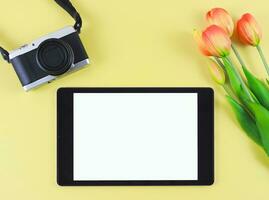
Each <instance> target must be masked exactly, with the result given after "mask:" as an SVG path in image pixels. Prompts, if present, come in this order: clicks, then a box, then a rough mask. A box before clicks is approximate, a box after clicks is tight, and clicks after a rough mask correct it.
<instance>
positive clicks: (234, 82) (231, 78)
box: [223, 59, 241, 95]
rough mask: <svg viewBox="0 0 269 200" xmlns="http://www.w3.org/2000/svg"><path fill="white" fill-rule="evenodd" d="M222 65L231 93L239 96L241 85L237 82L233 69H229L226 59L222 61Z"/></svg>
mask: <svg viewBox="0 0 269 200" xmlns="http://www.w3.org/2000/svg"><path fill="white" fill-rule="evenodd" d="M223 64H224V67H225V71H226V73H227V76H228V78H229V81H230V85H231V87H232V89H233V91H234V92H235V94H236V95H239V94H240V93H241V83H240V81H239V80H238V78H237V75H236V73H235V71H234V69H233V68H232V67H231V65H230V63H229V62H228V61H227V60H226V59H223Z"/></svg>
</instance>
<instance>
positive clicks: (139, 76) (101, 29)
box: [0, 0, 269, 200]
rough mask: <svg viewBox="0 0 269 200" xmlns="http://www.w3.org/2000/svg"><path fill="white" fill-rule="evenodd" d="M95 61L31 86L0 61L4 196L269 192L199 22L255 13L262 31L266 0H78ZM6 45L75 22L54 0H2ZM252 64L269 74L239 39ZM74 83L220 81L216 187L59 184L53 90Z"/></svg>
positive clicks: (0, 38)
mask: <svg viewBox="0 0 269 200" xmlns="http://www.w3.org/2000/svg"><path fill="white" fill-rule="evenodd" d="M73 2H74V4H75V5H76V6H77V8H78V10H79V11H80V12H81V15H82V16H83V19H84V27H83V30H82V34H81V38H82V40H83V42H84V44H85V46H86V48H87V51H88V53H89V55H90V57H91V59H92V64H91V65H90V66H89V67H88V68H86V69H84V70H81V71H79V72H76V73H74V74H72V75H69V76H66V77H65V78H63V79H61V80H58V81H55V82H53V83H52V84H50V85H46V86H43V87H41V88H39V89H37V90H34V91H31V92H28V93H25V92H24V91H23V89H22V87H21V85H20V83H19V81H18V78H17V76H16V74H15V72H14V70H13V69H12V66H11V65H9V64H7V63H5V62H4V61H3V60H1V61H0V95H1V98H0V199H1V200H16V199H21V200H32V199H33V200H43V199H44V200H45V199H46V200H47V199H50V200H54V199H55V200H73V199H80V200H86V199H91V200H105V199H115V200H121V199H130V200H131V199H133V200H138V199H139V200H144V199H145V200H151V199H152V200H159V199H169V200H173V199H185V200H189V199H206V200H211V199H212V200H216V199H218V200H224V199H244V200H252V199H259V200H265V199H268V195H269V191H268V186H269V158H267V157H266V156H265V154H264V153H263V152H262V151H261V150H260V149H259V148H257V147H256V146H255V145H254V144H253V143H252V142H251V141H250V140H249V139H248V138H247V137H245V135H244V133H243V131H241V129H240V128H239V127H238V125H237V123H236V122H235V118H234V116H233V113H232V112H231V110H230V107H229V105H228V104H227V103H226V101H225V99H224V97H223V96H224V92H223V91H222V90H221V88H219V87H218V86H215V84H214V83H213V82H212V81H211V79H210V77H209V75H208V72H207V68H206V59H205V58H203V57H202V56H201V55H200V53H199V52H198V51H197V48H196V45H195V43H194V42H193V39H192V29H193V28H194V27H196V28H203V27H204V25H205V22H204V13H205V12H206V11H207V10H208V9H210V8H212V7H216V6H221V7H224V8H226V9H227V10H229V11H230V12H231V14H232V15H233V17H235V18H238V17H239V16H240V15H241V14H243V13H244V12H251V13H253V14H254V15H255V16H256V18H257V19H258V21H259V22H260V24H261V25H262V27H263V30H264V36H265V37H264V39H263V41H262V46H263V47H264V50H265V53H266V54H267V55H268V59H269V20H268V1H265V0H256V1H253V0H244V1H242V0H233V1H231V0H228V1H220V0H218V1H217V0H203V1H197V0H187V1H181V0H135V1H134V0H133V1H131V0H113V1H111V0H73ZM0 19H1V27H0V42H1V44H2V45H3V46H5V47H6V48H8V49H9V50H11V49H14V48H17V47H19V46H20V45H23V44H24V43H27V42H31V41H32V40H33V39H35V38H38V37H40V36H41V35H43V34H46V33H50V32H53V31H55V30H58V29H59V28H62V27H64V26H65V25H68V24H73V20H72V19H71V18H70V17H69V16H68V15H67V14H66V13H65V12H64V11H63V10H62V9H61V8H59V7H58V6H57V5H56V4H55V3H54V2H53V0H20V1H18V0H9V1H4V0H0ZM240 51H241V52H242V53H243V55H244V56H243V57H244V59H245V60H246V61H247V62H248V64H249V68H250V69H251V70H252V71H253V72H254V73H256V74H259V75H262V76H263V77H265V70H264V68H263V67H262V64H261V62H260V60H259V59H258V55H257V53H256V51H255V49H253V48H251V47H242V46H240ZM63 86H65V87H66V86H70V87H79V86H88V87H91V86H179V87H180V86H194V87H196V86H199V87H201V86H213V87H214V89H215V91H216V102H215V105H216V157H215V158H216V181H215V184H214V185H213V186H212V187H76V188H72V187H59V186H57V184H56V90H57V89H58V88H59V87H63Z"/></svg>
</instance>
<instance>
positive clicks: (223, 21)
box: [206, 8, 234, 36]
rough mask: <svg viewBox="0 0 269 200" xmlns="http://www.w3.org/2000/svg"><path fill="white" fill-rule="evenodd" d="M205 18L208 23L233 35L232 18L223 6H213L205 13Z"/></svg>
mask: <svg viewBox="0 0 269 200" xmlns="http://www.w3.org/2000/svg"><path fill="white" fill-rule="evenodd" d="M206 19H207V21H208V23H209V24H210V25H217V26H219V27H221V28H222V29H223V30H225V31H226V33H227V34H228V35H229V36H232V35H233V32H234V22H233V19H232V17H231V16H230V14H229V13H228V12H227V11H226V10H224V9H223V8H213V9H212V10H210V11H209V12H208V13H207V14H206Z"/></svg>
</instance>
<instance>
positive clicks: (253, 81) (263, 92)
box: [243, 67, 269, 123]
mask: <svg viewBox="0 0 269 200" xmlns="http://www.w3.org/2000/svg"><path fill="white" fill-rule="evenodd" d="M243 70H244V73H245V76H246V78H247V80H248V86H249V88H250V89H251V91H252V92H253V93H254V95H255V96H256V97H257V99H258V100H259V102H260V104H262V105H263V106H264V107H266V108H267V109H268V110H269V89H268V87H267V86H266V84H265V83H263V82H262V81H261V80H259V79H257V78H256V77H255V76H253V75H252V74H251V73H250V72H249V71H248V70H247V69H246V68H245V67H243ZM268 123H269V122H268Z"/></svg>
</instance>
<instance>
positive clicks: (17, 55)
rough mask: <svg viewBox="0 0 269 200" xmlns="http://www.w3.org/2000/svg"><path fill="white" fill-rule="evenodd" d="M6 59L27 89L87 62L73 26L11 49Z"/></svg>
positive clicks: (86, 56) (47, 81)
mask: <svg viewBox="0 0 269 200" xmlns="http://www.w3.org/2000/svg"><path fill="white" fill-rule="evenodd" d="M9 59H10V63H11V64H12V65H13V67H14V69H15V71H16V73H17V75H18V77H19V79H20V82H21V84H22V86H23V88H24V90H26V91H28V90H31V89H33V88H35V87H38V86H40V85H42V84H45V83H49V82H51V81H53V80H55V79H57V78H58V77H61V76H62V75H64V74H68V73H70V72H73V71H76V70H78V69H81V68H83V67H84V66H86V65H87V64H89V58H88V55H87V52H86V50H85V48H84V46H83V44H82V42H81V40H80V37H79V33H78V31H77V30H76V29H75V28H74V27H72V26H68V27H65V28H63V29H61V30H58V31H56V32H54V33H50V34H48V35H45V36H43V37H40V38H39V39H37V40H34V41H33V42H31V43H29V44H27V45H23V46H22V47H20V48H18V49H16V50H13V51H10V52H9Z"/></svg>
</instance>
